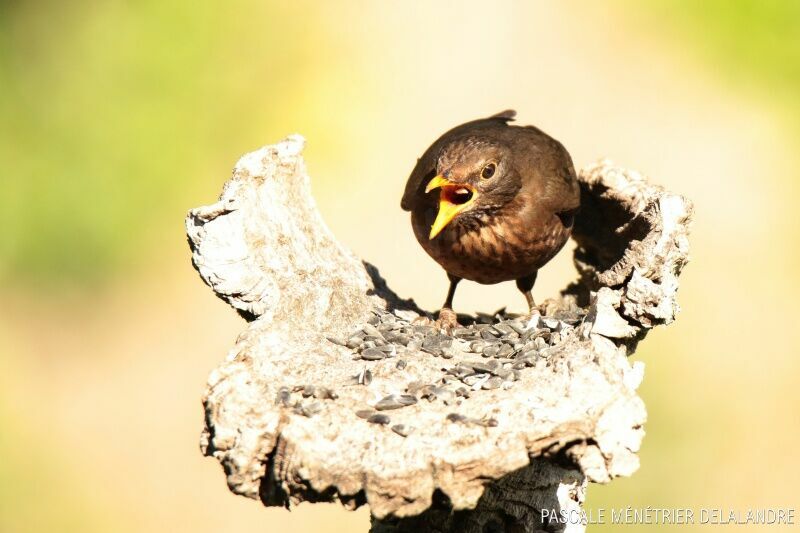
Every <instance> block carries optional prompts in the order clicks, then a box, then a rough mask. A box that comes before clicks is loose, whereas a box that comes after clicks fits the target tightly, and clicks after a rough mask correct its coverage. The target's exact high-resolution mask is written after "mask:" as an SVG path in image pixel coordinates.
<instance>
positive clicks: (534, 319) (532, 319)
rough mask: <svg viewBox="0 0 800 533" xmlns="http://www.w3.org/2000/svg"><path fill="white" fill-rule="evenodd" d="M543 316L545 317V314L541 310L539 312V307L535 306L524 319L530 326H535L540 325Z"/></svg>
mask: <svg viewBox="0 0 800 533" xmlns="http://www.w3.org/2000/svg"><path fill="white" fill-rule="evenodd" d="M542 316H543V313H542V312H541V310H539V307H537V306H533V307H531V308H530V309H529V310H528V314H527V315H525V317H524V318H525V319H526V320H527V322H528V324H534V325H535V324H538V323H539V319H540V318H541V317H542Z"/></svg>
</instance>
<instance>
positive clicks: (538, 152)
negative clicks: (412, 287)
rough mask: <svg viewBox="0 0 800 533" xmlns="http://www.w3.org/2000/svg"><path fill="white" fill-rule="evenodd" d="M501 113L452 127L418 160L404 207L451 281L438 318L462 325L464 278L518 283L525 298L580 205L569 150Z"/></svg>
mask: <svg viewBox="0 0 800 533" xmlns="http://www.w3.org/2000/svg"><path fill="white" fill-rule="evenodd" d="M515 115H516V113H515V112H514V111H512V110H509V111H504V112H502V113H498V114H497V115H493V116H491V117H489V118H485V119H480V120H475V121H472V122H467V123H466V124H462V125H460V126H457V127H455V128H453V129H452V130H450V131H448V132H447V133H445V134H444V135H442V136H441V137H440V138H439V139H437V140H436V142H434V143H433V144H432V145H431V146H430V148H428V149H427V150H426V151H425V153H424V154H423V155H422V157H421V158H420V159H419V160H418V161H417V165H416V167H414V170H413V171H412V172H411V176H410V177H409V178H408V182H407V183H406V189H405V193H404V194H403V200H402V202H401V206H402V208H403V209H404V210H406V211H411V225H412V227H413V229H414V235H415V236H416V237H417V241H419V243H420V245H422V247H423V248H424V249H425V251H426V252H428V255H430V256H431V257H432V258H433V259H434V260H436V262H437V263H439V264H440V265H441V266H442V268H444V269H445V271H447V274H448V277H449V278H450V290H449V291H448V295H447V300H446V301H445V304H444V306H443V308H442V311H441V312H440V314H439V321H438V324H439V325H440V326H442V327H445V328H452V327H453V326H455V325H456V324H457V322H456V315H455V313H454V312H453V311H452V303H453V295H454V293H455V289H456V285H457V284H458V282H459V281H461V279H469V280H472V281H477V282H478V283H484V284H492V283H499V282H501V281H509V280H516V281H517V287H519V289H520V290H521V291H522V292H523V293H524V294H525V297H526V299H527V301H528V305H529V307H530V309H531V311H533V309H534V308H535V305H534V302H533V297H532V296H531V289H532V288H533V284H534V282H535V281H536V274H537V272H538V271H539V269H540V268H541V267H542V266H544V264H545V263H547V262H548V261H549V260H550V259H552V258H553V256H555V254H556V253H557V252H558V251H559V250H560V249H561V248H562V247H563V246H564V243H565V242H566V241H567V239H568V238H569V236H570V233H571V232H572V223H573V218H574V215H575V213H576V211H577V209H578V206H579V203H580V191H579V188H578V181H577V179H576V177H575V169H574V167H573V165H572V159H571V158H570V156H569V153H568V152H567V150H566V149H565V148H564V147H563V146H562V145H561V143H559V142H558V141H556V140H555V139H553V138H552V137H550V136H548V135H547V134H545V133H544V132H542V131H541V130H539V129H537V128H534V127H533V126H524V127H520V126H512V125H510V124H509V121H511V120H514V116H515Z"/></svg>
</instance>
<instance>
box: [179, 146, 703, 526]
mask: <svg viewBox="0 0 800 533" xmlns="http://www.w3.org/2000/svg"><path fill="white" fill-rule="evenodd" d="M302 146H303V140H302V138H300V137H299V136H292V137H289V138H288V139H287V140H285V141H283V142H282V143H279V144H277V145H273V146H268V147H264V148H262V149H261V150H258V151H256V152H253V153H251V154H247V155H246V156H244V157H243V158H242V159H241V160H240V161H239V163H238V164H237V166H236V168H235V170H234V174H233V178H232V179H231V180H230V181H229V182H228V183H227V184H226V185H225V188H224V190H223V193H222V196H221V198H220V200H219V201H218V202H217V203H216V204H213V205H211V206H208V207H202V208H197V209H193V210H192V211H191V212H190V213H189V216H188V217H187V221H186V227H187V233H188V236H189V242H190V245H191V247H192V252H193V254H192V258H193V262H194V265H195V267H196V268H197V270H198V271H199V272H200V275H201V277H202V278H203V280H204V281H205V282H206V283H207V284H209V285H210V286H211V288H212V289H213V290H214V291H215V292H216V293H217V294H218V295H219V296H220V297H221V298H222V299H224V300H225V301H227V302H228V303H230V304H231V305H232V306H233V307H234V308H235V309H236V310H237V311H239V312H240V313H241V314H242V315H243V316H245V317H246V318H248V319H250V323H249V325H248V327H247V328H246V330H245V331H244V332H243V333H242V335H241V336H240V338H239V339H238V341H237V343H236V346H235V347H234V349H233V350H232V351H231V353H230V354H229V356H228V358H227V360H226V361H225V362H223V363H222V364H221V365H220V366H219V367H218V368H217V369H215V370H214V371H213V372H212V374H211V376H210V378H209V383H208V389H207V392H206V396H205V398H204V405H205V413H206V419H205V420H206V426H205V429H204V430H203V434H202V438H201V448H202V450H203V453H205V454H206V455H210V456H213V457H215V458H216V459H217V460H219V461H220V463H222V466H223V468H224V469H225V473H226V475H227V480H228V486H229V487H230V489H231V490H232V491H233V492H235V493H237V494H241V495H244V496H247V497H250V498H260V499H261V500H262V501H263V502H264V504H266V505H287V506H288V505H292V504H294V503H297V502H300V501H312V502H313V501H340V502H342V503H343V504H344V505H345V506H347V507H348V508H355V507H357V506H359V505H362V504H364V503H367V504H369V506H370V510H371V513H372V515H373V530H374V531H376V532H377V531H410V530H411V529H415V530H417V531H420V530H432V531H537V530H546V531H561V530H563V529H564V527H565V526H566V528H567V530H569V531H573V530H575V531H580V530H582V526H581V524H580V523H577V522H576V521H575V520H574V518H575V517H576V516H577V513H572V514H570V515H569V516H570V517H572V518H573V520H572V521H571V523H567V524H564V523H549V522H544V523H543V522H542V519H541V516H542V514H541V512H542V511H543V510H547V511H552V510H564V511H567V510H570V509H572V510H579V509H580V505H581V504H582V502H583V495H584V491H585V485H586V482H587V481H594V482H602V483H604V482H608V481H610V480H611V479H612V478H613V477H616V476H620V475H630V474H632V473H633V472H634V471H635V470H636V469H637V468H638V464H639V463H638V457H637V455H636V454H637V452H638V450H639V445H640V443H641V440H642V437H643V435H644V430H643V424H644V422H645V417H646V412H645V408H644V404H643V403H642V401H641V399H640V398H639V397H638V396H637V395H636V388H637V387H638V385H639V383H640V381H641V379H642V376H643V364H642V363H641V362H636V363H633V364H631V362H630V361H629V360H628V356H629V355H630V353H631V350H632V349H633V348H634V347H635V343H637V342H638V341H640V340H641V339H642V338H643V337H644V335H645V333H646V332H647V331H648V330H649V329H650V328H652V327H654V326H655V325H658V324H667V323H669V322H671V321H672V320H673V319H674V317H675V314H676V313H677V311H678V305H677V301H676V290H677V287H678V282H677V277H678V275H679V273H680V271H681V269H682V267H683V266H684V264H685V263H686V261H687V258H688V244H687V234H688V227H689V221H690V217H691V205H690V204H689V202H688V201H686V200H685V199H684V198H682V197H680V196H677V195H673V194H669V193H666V192H665V191H663V190H662V189H661V188H659V187H655V186H652V185H649V184H648V183H647V181H646V180H645V179H644V178H643V177H641V176H640V175H639V174H637V173H635V172H630V171H627V170H624V169H621V168H617V167H614V166H612V165H611V164H610V163H605V162H604V163H600V164H598V165H595V166H593V167H590V168H588V169H586V170H584V171H582V172H581V173H580V181H581V187H582V192H583V195H582V196H583V206H584V209H583V211H582V213H581V215H580V216H579V218H578V220H577V222H576V229H575V239H576V241H577V242H578V244H579V247H578V250H577V251H576V258H575V262H576V265H577V267H578V271H579V273H580V279H579V281H578V282H576V283H575V284H573V285H571V286H570V287H569V288H568V289H567V290H565V293H564V294H563V295H562V297H561V298H560V299H558V300H551V301H548V302H547V304H546V308H545V309H543V311H544V315H543V316H534V317H533V319H532V320H527V319H522V318H515V317H509V316H496V317H479V319H478V322H483V323H485V324H473V325H471V326H470V327H469V328H463V329H462V330H460V331H456V332H454V336H453V337H447V336H442V335H440V334H439V333H438V332H436V331H434V330H433V329H432V328H428V327H425V326H419V325H415V324H414V323H413V322H414V319H415V318H417V317H418V316H419V315H420V314H421V313H422V311H421V310H419V309H417V308H416V306H415V305H414V304H413V302H411V301H406V300H402V299H400V298H399V297H397V295H395V294H394V293H392V292H391V291H390V290H389V288H388V287H387V285H386V283H385V282H384V280H382V279H381V278H380V276H379V274H378V271H377V269H376V268H375V267H372V266H371V265H367V264H364V263H362V262H361V261H359V260H358V259H357V258H355V257H354V256H353V255H352V254H351V253H349V252H348V251H347V250H346V249H345V248H344V247H342V246H341V245H340V244H339V243H338V242H337V241H336V240H335V238H334V237H333V236H332V234H331V233H330V231H329V230H328V229H327V227H326V226H325V224H324V222H323V221H322V220H321V217H320V216H319V213H318V212H317V210H316V207H315V204H314V201H313V198H312V197H311V194H310V188H309V184H308V177H307V175H306V173H305V168H304V164H303V160H302V157H301V155H300V152H301V150H302ZM488 323H492V324H494V325H492V326H490V325H487V324H488ZM484 330H485V331H487V333H483V331H484ZM481 335H484V336H488V337H492V338H490V339H489V340H488V341H486V342H484V343H483V344H481V342H483V341H482V340H479V339H482V337H481ZM487 344H489V345H491V346H493V347H488V348H487V347H486V345H487ZM348 345H349V346H350V347H348ZM498 347H499V348H498ZM495 348H497V351H499V353H495ZM381 350H383V351H381ZM484 352H485V353H484ZM401 361H402V362H401ZM367 371H369V374H370V375H371V380H370V379H369V378H370V376H368V375H367V374H368V373H367ZM465 391H466V392H465ZM381 399H383V401H382V402H381V403H379V401H380V400H381ZM383 407H388V408H391V409H387V410H381V411H380V412H372V410H374V409H375V408H383ZM357 412H358V413H359V414H358V415H357V414H356V413H357ZM373 415H377V416H373ZM369 417H371V418H369ZM384 417H388V418H389V419H390V422H389V423H388V424H383V423H380V422H385V419H384ZM366 418H369V420H371V421H372V423H371V422H370V421H368V420H367V419H366ZM397 426H402V427H397ZM406 434H407V436H403V435H406ZM476 506H477V508H476Z"/></svg>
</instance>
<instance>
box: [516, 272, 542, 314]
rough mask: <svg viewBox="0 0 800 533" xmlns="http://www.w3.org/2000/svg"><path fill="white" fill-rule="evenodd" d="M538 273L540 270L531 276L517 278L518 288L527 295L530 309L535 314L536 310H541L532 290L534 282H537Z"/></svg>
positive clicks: (526, 298)
mask: <svg viewBox="0 0 800 533" xmlns="http://www.w3.org/2000/svg"><path fill="white" fill-rule="evenodd" d="M537 274H539V271H538V270H537V271H536V272H534V273H533V274H531V275H530V276H526V277H524V278H519V279H518V280H517V288H518V289H519V290H520V291H522V294H524V295H525V300H527V302H528V311H529V312H530V314H534V311H536V312H537V313H538V312H539V309H537V307H536V302H534V301H533V294H531V290H533V284H534V283H536V276H537Z"/></svg>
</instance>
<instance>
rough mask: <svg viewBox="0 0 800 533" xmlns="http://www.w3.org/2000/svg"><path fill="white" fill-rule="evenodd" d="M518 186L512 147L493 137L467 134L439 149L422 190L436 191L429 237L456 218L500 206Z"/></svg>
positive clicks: (508, 199)
mask: <svg viewBox="0 0 800 533" xmlns="http://www.w3.org/2000/svg"><path fill="white" fill-rule="evenodd" d="M519 188H520V180H519V177H518V175H517V173H516V171H515V169H514V168H513V166H512V164H511V150H510V148H509V147H508V146H506V145H504V144H502V143H499V142H497V141H494V140H488V139H483V138H480V137H467V138H462V139H457V140H454V141H453V142H451V143H449V144H447V145H446V146H444V147H443V148H442V151H441V152H440V154H439V158H438V160H437V162H436V175H435V176H434V177H433V178H432V179H431V180H430V181H429V182H428V185H427V187H425V192H426V193H430V192H431V191H434V190H436V189H438V190H439V211H438V213H437V215H436V220H435V221H434V222H433V225H432V226H431V231H430V235H429V236H428V238H429V239H433V238H435V237H436V236H437V235H438V234H439V233H440V232H441V231H442V230H443V229H444V228H445V227H446V226H447V225H448V224H451V223H454V222H457V221H458V220H459V219H462V218H464V217H469V216H475V215H480V214H481V213H484V212H487V211H490V210H492V209H496V208H499V207H502V206H503V205H505V204H506V203H507V202H509V201H510V200H511V199H512V198H514V196H515V195H516V193H517V191H518V190H519Z"/></svg>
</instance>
